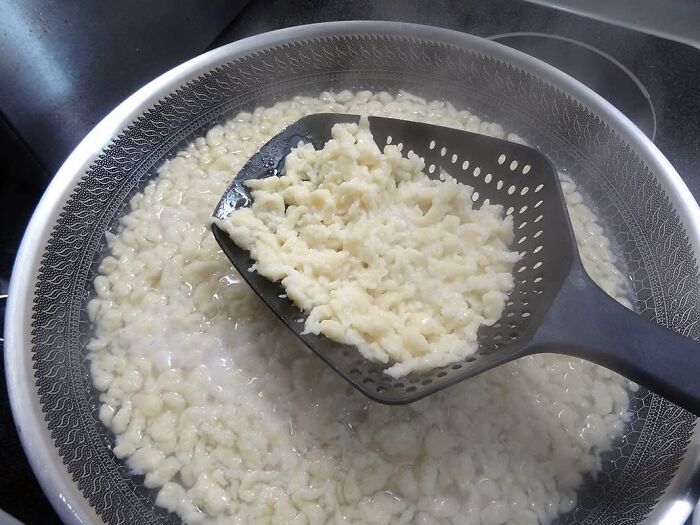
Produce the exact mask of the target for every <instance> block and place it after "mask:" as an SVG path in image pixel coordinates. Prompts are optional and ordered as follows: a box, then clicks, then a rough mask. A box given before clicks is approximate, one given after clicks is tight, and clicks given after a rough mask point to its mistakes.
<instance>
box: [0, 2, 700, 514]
mask: <svg viewBox="0 0 700 525" xmlns="http://www.w3.org/2000/svg"><path fill="white" fill-rule="evenodd" d="M350 19H377V20H398V21H406V22H415V23H423V24H429V25H435V26H440V27H445V28H449V29H456V30H460V31H465V32H469V33H473V34H476V35H480V36H493V35H499V34H503V33H511V32H537V33H547V34H549V35H558V36H560V37H565V38H571V39H574V40H578V41H582V42H585V43H587V44H590V45H592V46H594V47H595V48H597V49H598V50H600V51H602V52H603V53H604V54H605V53H608V54H610V55H612V56H614V57H615V58H616V59H617V60H619V61H620V62H621V63H622V64H624V66H625V67H626V68H629V69H630V70H632V71H633V72H634V74H635V75H636V76H637V77H638V78H639V80H640V82H641V83H642V84H643V85H644V86H645V89H646V90H647V91H648V99H649V100H647V96H646V93H645V92H644V91H641V92H639V93H636V94H635V95H634V96H632V95H631V93H633V92H634V91H635V87H634V86H633V85H631V84H630V83H629V79H625V75H624V74H620V73H619V72H616V71H615V67H614V66H610V65H609V64H606V63H605V62H606V59H604V58H603V59H600V56H602V55H600V54H599V53H598V55H599V56H598V57H596V56H595V55H596V53H597V52H596V53H586V52H581V54H580V56H579V55H578V53H579V51H580V49H579V50H577V49H576V48H577V47H580V46H578V45H576V44H573V45H569V44H566V45H564V44H562V45H554V46H552V43H551V41H548V40H547V39H546V38H540V37H522V36H515V37H511V38H509V39H503V42H504V43H507V44H508V45H512V46H514V47H519V48H522V49H524V50H526V51H528V52H530V53H532V54H535V55H537V56H540V57H542V58H544V59H546V60H548V61H550V62H552V63H555V64H556V65H558V66H559V67H562V68H564V69H567V70H568V72H570V73H571V74H572V75H574V76H576V77H577V78H579V79H580V80H582V81H584V82H585V83H587V84H588V85H590V86H591V87H593V88H594V89H596V90H597V91H598V92H600V93H601V94H603V95H604V96H605V97H606V98H608V99H609V100H611V101H612V102H613V103H615V104H616V105H618V107H620V109H622V110H624V112H625V113H626V114H627V115H628V116H629V117H630V118H631V119H632V120H634V121H635V122H636V123H637V124H638V125H639V126H640V128H641V129H642V130H643V131H645V132H646V133H647V134H648V135H649V136H650V137H652V138H653V139H654V140H655V142H656V144H657V145H658V146H659V148H660V149H661V150H662V151H663V152H664V153H665V154H666V155H667V157H668V158H669V159H670V160H671V162H672V163H673V164H674V166H675V167H676V169H678V171H679V172H680V173H681V175H682V176H683V178H684V180H685V181H686V183H687V184H688V186H689V187H690V188H691V191H693V193H694V194H695V196H696V198H698V197H699V196H700V177H698V176H697V174H696V172H695V167H694V163H695V162H697V160H698V159H700V92H699V90H700V58H699V57H700V52H699V51H698V50H696V49H694V48H691V47H689V46H686V45H683V44H678V43H675V42H671V41H668V40H663V39H660V38H657V37H653V36H648V35H644V34H641V33H637V32H635V31H630V30H627V29H622V28H617V27H615V26H611V25H608V24H605V23H602V22H595V21H592V20H588V19H584V18H581V17H579V16H576V15H572V14H568V13H564V12H561V11H557V10H554V9H550V8H546V7H541V6H536V5H533V4H529V3H526V2H523V1H521V0H488V1H480V0H459V1H450V0H434V1H431V2H430V3H428V2H424V1H422V0H385V1H376V0H375V1H372V0H340V1H335V2H324V1H322V0H256V1H255V2H250V3H248V2H247V0H208V1H207V2H198V1H196V0H179V1H178V2H168V1H166V0H151V1H149V2H142V1H138V0H122V1H120V2H117V1H104V2H53V1H49V0H43V1H41V0H26V1H21V2H20V1H13V0H0V72H2V75H0V144H1V146H0V153H2V159H3V162H2V164H1V165H2V170H3V171H2V172H1V173H0V241H1V242H0V294H3V293H5V292H6V286H7V281H8V279H9V272H10V268H11V265H12V261H13V259H14V255H15V253H16V249H17V244H18V242H19V240H20V238H21V235H22V232H23V231H24V228H25V225H26V222H27V220H28V218H29V216H30V214H31V211H32V209H33V207H34V205H35V203H36V201H37V199H38V198H39V196H40V195H41V192H42V191H43V189H44V187H45V185H46V184H47V182H48V181H49V180H50V178H51V176H52V174H53V173H55V172H56V170H57V169H58V168H59V167H60V165H61V163H62V162H63V160H65V158H66V157H67V156H68V154H69V153H70V152H71V150H72V149H73V148H74V147H75V146H76V145H77V144H78V142H79V141H80V140H81V139H82V137H83V136H84V135H85V134H86V133H87V132H88V131H89V130H90V129H91V128H92V127H93V126H94V125H95V124H96V123H97V122H99V120H101V119H102V118H103V117H104V116H105V115H106V114H107V113H108V112H109V111H110V110H111V109H112V108H114V107H115V106H116V105H117V104H118V103H119V102H121V101H122V100H123V99H124V98H126V97H127V96H128V95H129V94H131V93H132V92H134V91H135V90H137V89H138V88H139V87H141V86H142V85H143V84H145V83H146V82H148V81H149V80H151V79H153V78H155V77H156V76H158V75H159V74H161V73H163V72H165V71H167V70H168V69H170V68H171V67H173V66H175V65H177V64H178V63H181V62H182V61H184V60H186V59H188V58H191V57H194V56H196V55H198V54H200V53H201V52H203V51H206V50H208V49H211V48H213V47H217V46H219V45H223V44H226V43H228V42H231V41H234V40H237V39H240V38H243V37H246V36H250V35H254V34H257V33H260V32H263V31H267V30H272V29H277V28H281V27H287V26H292V25H298V24H303V23H310V22H321V21H328V20H350ZM553 50H555V51H553ZM556 50H558V51H556ZM572 55H576V56H579V60H571V56H572ZM581 57H583V58H581ZM589 59H590V60H593V61H594V62H595V64H597V65H594V67H589V68H583V69H581V68H577V67H576V64H579V65H580V64H581V63H582V60H583V61H585V60H589ZM598 66H599V67H598ZM607 68H610V70H609V71H608V69H607ZM600 71H605V74H601V73H600ZM617 75H619V76H617ZM635 97H636V98H635ZM634 100H637V102H634ZM650 105H651V107H653V111H654V113H655V117H656V129H655V131H656V132H655V133H654V118H653V114H652V112H651V110H650V109H649V106H650ZM0 378H1V379H0V383H2V384H1V385H0V444H1V446H0V469H2V475H1V476H0V509H3V510H5V511H7V512H9V513H10V514H12V515H14V516H16V517H17V518H19V519H21V520H23V521H24V522H25V523H26V524H27V525H33V524H51V523H58V518H57V517H56V515H55V513H54V512H53V510H52V509H51V507H50V505H49V503H48V501H47V500H46V498H45V497H44V496H43V494H42V492H41V490H40V488H39V486H38V484H37V483H36V481H35V479H34V477H33V475H32V473H31V470H30V469H29V466H28V464H27V461H26V459H25V457H24V454H23V452H22V449H21V446H20V443H19V439H18V437H17V435H16V433H15V431H14V426H13V424H12V420H11V415H10V410H9V402H8V399H7V392H6V388H5V384H4V374H2V375H1V376H0Z"/></svg>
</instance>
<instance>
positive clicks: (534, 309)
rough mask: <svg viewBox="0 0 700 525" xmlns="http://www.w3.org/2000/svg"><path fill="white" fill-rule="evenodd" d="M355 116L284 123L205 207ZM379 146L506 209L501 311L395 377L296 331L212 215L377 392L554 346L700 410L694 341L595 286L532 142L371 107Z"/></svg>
mask: <svg viewBox="0 0 700 525" xmlns="http://www.w3.org/2000/svg"><path fill="white" fill-rule="evenodd" d="M358 121H359V117H358V116H355V115H341V114H335V113H321V114H315V115H310V116H307V117H304V118H302V119H300V120H299V121H297V122H295V123H294V124H292V125H290V126H289V127H287V128H286V129H284V130H283V131H282V132H281V133H279V134H278V135H277V136H275V137H274V138H273V139H272V140H270V141H269V142H268V143H267V144H265V145H264V146H263V147H262V148H261V149H260V151H259V152H258V153H256V154H255V155H254V156H253V157H252V158H251V159H250V160H249V161H248V163H247V164H246V165H245V166H244V167H243V169H242V170H241V171H240V173H239V174H238V176H237V177H236V178H235V179H234V180H233V182H232V183H231V185H230V186H229V187H228V189H227V190H226V192H225V193H224V195H223V197H222V198H221V201H220V202H219V204H218V206H217V207H216V209H215V210H214V213H213V216H214V217H215V218H219V219H225V218H226V217H227V216H228V215H229V214H230V213H231V212H232V211H233V210H235V209H237V208H240V207H245V206H249V205H250V204H251V203H252V198H251V196H250V192H249V190H248V188H247V187H246V186H245V185H244V184H243V183H244V182H245V181H246V180H248V179H256V178H264V177H268V176H270V175H273V174H277V173H279V172H280V171H281V170H282V168H283V166H284V160H285V157H286V156H287V154H288V153H289V151H290V150H291V149H292V148H293V147H295V146H296V145H297V144H298V143H299V142H300V141H304V142H310V143H312V144H313V145H314V147H315V148H317V149H318V148H321V147H323V145H324V144H325V142H326V141H328V140H329V139H330V138H331V128H332V126H333V125H334V124H336V123H341V122H358ZM369 123H370V129H371V132H372V134H373V135H374V139H375V141H376V142H377V144H379V145H380V147H383V146H382V145H383V144H388V143H392V144H396V145H397V146H399V147H400V148H401V149H402V151H403V153H404V154H406V153H407V152H408V151H410V150H412V151H414V152H415V153H416V154H418V155H419V156H421V157H423V158H424V159H425V165H426V172H427V174H428V175H429V176H431V177H437V176H438V175H439V174H440V170H441V169H442V170H444V171H446V172H447V173H449V174H450V175H451V176H453V177H454V178H456V179H457V180H458V181H459V182H463V183H465V184H468V185H469V186H472V187H473V188H474V190H475V191H474V194H473V200H474V202H475V205H476V206H479V205H481V204H482V203H483V202H484V201H485V200H487V199H488V200H489V201H490V202H491V203H495V204H502V205H503V206H504V209H505V210H506V213H507V214H508V215H512V216H513V222H514V232H515V240H514V242H513V245H512V246H511V248H512V249H513V250H516V251H518V252H519V253H520V254H521V259H520V261H519V262H517V263H516V264H515V267H514V273H513V275H514V277H515V288H514V289H513V291H512V292H511V295H510V297H509V300H508V302H507V303H506V308H505V310H504V312H503V316H502V317H501V319H500V320H499V321H498V322H497V323H496V324H494V325H493V326H490V327H488V326H482V327H481V328H480V329H479V332H478V340H479V348H478V351H477V352H476V353H475V354H474V355H472V356H469V357H467V358H466V359H464V360H463V361H460V362H457V363H454V364H451V365H448V366H444V367H440V368H435V369H433V370H431V371H428V372H423V373H415V372H414V373H411V374H409V375H407V376H404V377H401V378H399V379H393V378H391V377H390V376H388V375H386V374H384V373H383V371H384V370H385V369H386V368H387V367H388V366H390V364H387V365H384V364H381V363H374V362H371V361H368V360H366V359H364V358H363V357H362V355H361V354H360V353H359V351H358V350H357V349H356V348H355V347H353V346H347V345H343V344H340V343H336V342H335V341H332V340H330V339H328V338H326V337H324V336H322V335H321V336H317V335H313V334H303V333H302V332H303V329H304V321H305V318H306V317H305V315H304V314H303V313H302V312H301V311H300V310H299V309H298V308H297V307H296V306H294V304H292V303H291V301H289V300H288V299H287V298H286V295H285V294H284V290H283V288H282V287H281V286H280V285H279V284H277V283H273V282H271V281H269V280H268V279H266V278H265V277H262V276H260V275H259V274H258V273H256V272H252V271H249V269H250V267H251V265H252V264H253V262H254V261H253V260H252V259H250V257H249V253H248V252H247V251H245V250H243V249H241V248H239V247H238V246H236V245H235V244H234V243H233V241H232V240H231V239H230V237H229V236H228V235H227V234H226V233H225V232H224V231H223V230H221V229H220V228H218V227H217V226H216V225H215V224H214V225H212V230H213V233H214V237H215V238H216V240H217V241H218V243H219V244H220V245H221V248H222V249H223V251H224V253H225V254H226V255H227V256H228V258H229V259H230V260H231V262H232V263H233V265H234V266H235V267H236V269H237V270H238V271H239V272H240V274H241V275H242V276H243V278H244V279H245V280H246V281H247V282H248V284H250V286H251V287H252V288H253V290H255V292H256V293H257V294H258V295H259V296H260V297H261V298H262V299H263V301H264V302H265V303H266V304H267V305H268V306H269V307H270V308H271V309H272V311H273V312H274V313H275V314H276V315H277V316H278V317H279V318H280V319H281V320H282V321H283V322H284V323H285V324H286V325H287V327H288V328H289V329H291V330H292V331H293V332H294V333H295V334H296V335H297V336H298V337H299V338H300V339H301V340H302V341H303V342H304V343H305V344H306V345H307V346H308V347H309V348H310V349H311V350H312V351H313V352H315V353H316V354H317V355H318V356H319V357H320V358H321V359H323V360H324V361H325V362H326V363H327V364H328V365H330V366H331V367H332V368H333V369H334V370H335V371H336V372H338V373H339V374H340V375H341V376H342V377H343V378H345V379H346V380H347V381H349V382H350V383H351V384H352V385H353V386H354V387H355V388H357V389H358V390H360V391H361V392H362V393H363V394H365V395H367V396H368V397H370V398H371V399H374V400H375V401H379V402H382V403H388V404H404V403H410V402H412V401H416V400H418V399H420V398H422V397H425V396H427V395H429V394H432V393H435V392H437V391H439V390H442V389H444V388H446V387H448V386H451V385H453V384H455V383H457V382H459V381H462V380H464V379H467V378H469V377H472V376H474V375H476V374H479V373H481V372H484V371H486V370H489V369H491V368H493V367H495V366H498V365H501V364H503V363H506V362H508V361H511V360H513V359H517V358H519V357H523V356H526V355H530V354H535V353H560V354H568V355H571V356H575V357H581V358H583V359H587V360H589V361H593V362H595V363H598V364H600V365H602V366H605V367H607V368H609V369H611V370H614V371H616V372H619V373H620V374H622V375H624V376H626V377H628V378H630V379H632V380H633V381H635V382H637V383H639V384H641V385H644V386H646V387H648V388H649V389H651V390H653V391H655V392H657V393H658V394H660V395H662V396H664V397H666V398H667V399H669V400H670V401H673V402H674V403H676V404H677V405H679V406H681V407H683V408H685V409H687V410H690V411H692V412H694V413H695V414H699V415H700V381H699V379H700V377H698V374H699V373H700V351H699V350H700V348H698V346H699V345H698V344H697V343H696V342H694V341H692V340H690V339H688V338H686V337H683V336H681V335H679V334H677V333H675V332H673V331H671V330H668V329H666V328H664V327H661V326H659V325H656V324H654V323H652V322H650V321H647V320H645V319H643V318H642V317H640V316H638V315H636V314H635V313H634V312H632V311H630V310H628V309H627V308H625V307H624V306H622V305H620V304H619V303H617V301H615V300H614V299H612V298H611V297H610V296H608V295H607V294H606V293H605V292H603V290H601V289H600V288H599V287H598V286H597V285H596V284H595V283H594V282H593V281H592V280H591V278H590V277H589V276H588V274H587V273H586V272H585V271H584V269H583V266H582V263H581V260H580V258H579V255H578V249H577V246H576V242H575V240H574V235H573V231H572V229H571V225H570V223H569V216H568V213H567V210H566V204H565V201H564V197H563V195H562V192H561V187H560V184H559V179H558V176H557V173H556V170H555V169H554V167H553V166H552V164H551V163H550V162H549V160H548V159H547V158H546V157H545V156H544V155H543V154H541V153H540V152H538V151H537V150H535V149H533V148H530V147H527V146H523V145H520V144H515V143H512V142H507V141H504V140H500V139H494V138H491V137H486V136H483V135H478V134H474V133H469V132H466V131H461V130H456V129H452V128H446V127H442V126H436V125H429V124H422V123H417V122H409V121H404V120H397V119H389V118H381V117H370V118H369Z"/></svg>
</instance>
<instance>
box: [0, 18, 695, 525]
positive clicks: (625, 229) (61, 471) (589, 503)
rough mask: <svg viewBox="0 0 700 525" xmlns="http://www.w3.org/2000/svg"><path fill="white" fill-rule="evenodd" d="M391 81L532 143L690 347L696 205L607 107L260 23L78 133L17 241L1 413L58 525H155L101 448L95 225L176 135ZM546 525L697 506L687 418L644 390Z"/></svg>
mask: <svg viewBox="0 0 700 525" xmlns="http://www.w3.org/2000/svg"><path fill="white" fill-rule="evenodd" d="M361 87H362V88H369V89H375V90H377V89H386V90H389V91H393V90H397V89H406V90H410V91H412V92H415V93H416V94H418V95H422V96H425V97H431V98H440V99H446V100H450V101H452V102H453V103H454V104H455V105H456V106H459V107H467V108H473V109H474V111H475V112H477V113H479V114H481V115H483V116H485V117H486V118H488V119H490V120H494V121H497V122H501V123H503V124H504V125H505V126H507V128H508V129H509V130H512V131H515V132H517V133H518V134H520V135H521V136H522V137H524V138H526V139H527V140H528V141H529V142H530V143H532V144H535V145H537V146H538V147H539V148H541V149H542V151H544V152H545V153H546V154H547V155H548V156H549V157H550V158H551V159H552V160H553V161H554V162H555V164H556V165H557V166H558V168H560V169H563V170H566V171H567V172H568V173H569V174H570V175H571V176H572V177H573V178H574V179H575V180H576V182H577V183H578V184H579V186H580V187H581V189H582V190H583V191H584V193H585V194H586V196H587V198H588V199H589V200H590V202H591V203H592V204H593V205H594V206H596V207H597V209H598V211H599V213H600V216H601V219H602V220H603V221H604V223H605V225H606V227H607V230H608V234H609V235H610V237H611V238H612V239H613V241H614V243H615V244H616V246H617V247H618V249H619V255H620V258H621V261H622V263H623V264H624V265H626V267H627V270H628V273H629V276H630V283H631V286H632V288H633V292H634V294H635V296H636V304H635V306H636V308H637V310H638V312H639V313H640V314H641V315H644V316H646V317H648V318H651V319H654V320H656V322H658V323H660V324H663V325H666V326H669V327H671V328H674V329H676V330H678V331H680V332H682V333H684V334H685V335H688V336H690V337H695V338H697V337H698V334H699V329H700V324H699V323H698V321H700V308H699V306H698V303H699V301H698V298H700V278H699V277H698V268H697V265H696V258H697V256H698V254H700V210H699V209H698V206H697V204H696V203H695V201H694V200H693V198H692V196H691V195H690V193H689V191H688V189H687V188H686V187H685V185H684V184H683V182H682V181H681V179H680V177H679V176H678V174H677V173H676V172H675V171H674V169H673V168H672V166H671V165H670V164H669V163H668V161H667V160H666V159H665V158H664V157H663V155H662V154H661V153H660V152H659V151H658V150H657V149H656V148H655V146H654V145H653V144H652V143H651V142H650V141H649V140H648V139H647V138H646V137H645V136H644V135H643V134H642V133H641V132H640V131H639V130H638V129H637V128H636V127H635V126H634V125H633V124H632V123H631V122H630V121H628V120H627V119H626V118H625V117H624V116H623V115H622V114H621V113H620V112H618V111H617V110H616V109H615V108H614V107H612V106H611V105H610V104H608V103H607V102H606V101H605V100H603V99H601V98H600V97H599V96H597V95H596V94H595V93H593V92H592V91H590V90H589V89H587V88H586V87H584V86H583V85H581V84H580V83H578V82H576V81H575V80H573V79H571V78H570V77H568V76H566V75H564V74H563V73H561V72H560V71H558V70H555V69H554V68H552V67H550V66H548V65H546V64H544V63H542V62H539V61H538V60H535V59H533V58H531V57H529V56H527V55H524V54H522V53H519V52H517V51H514V50H512V49H510V48H507V47H504V46H501V45H499V44H495V43H493V42H489V41H485V40H482V39H480V38H476V37H473V36H469V35H465V34H461V33H457V32H453V31H446V30H442V29H437V28H431V27H425V26H418V25H411V24H401V23H387V22H337V23H327V24H318V25H310V26H302V27H296V28H291V29H286V30H282V31H275V32H272V33H266V34H262V35H258V36H255V37H252V38H248V39H245V40H242V41H240V42H236V43H233V44H230V45H228V46H224V47H222V48H219V49H216V50H214V51H211V52H209V53H207V54H204V55H202V56H200V57H197V58H195V59H193V60H191V61H189V62H187V63H185V64H183V65H181V66H178V67H176V68H175V69H173V70H171V71H169V72H168V73H166V74H164V75H162V76H161V77H159V78H157V79H156V80H154V81H153V82H151V83H150V84H148V85H146V86H145V87H144V88H142V89H141V90H139V91H138V92H137V93H135V94H134V95H133V96H131V97H130V98H129V99H127V100H126V101H125V102H124V103H123V104H121V105H120V106H119V107H118V108H117V109H115V110H114V111H113V112H112V113H110V114H109V115H108V116H107V117H106V118H105V119H104V120H103V121H102V122H101V123H100V124H99V125H97V126H96V128H95V129H94V130H93V131H92V132H91V133H90V134H89V135H88V136H87V137H86V138H85V140H84V141H83V142H82V143H81V144H80V145H79V146H78V148H77V149H76V150H75V151H74V152H73V154H72V155H71V156H70V157H69V158H68V160H67V161H66V163H65V164H64V165H63V167H62V168H61V169H60V171H59V172H58V174H57V175H56V177H55V179H54V180H53V182H52V183H51V185H50V186H49V188H48V190H47V191H46V194H45V195H44V197H43V199H42V201H41V203H40V205H39V207H38V208H37V210H36V212H35V214H34V217H33V218H32V221H31V224H30V226H29V228H28V230H27V233H26V235H25V238H24V241H23V243H22V246H21V249H20V252H19V255H18V258H17V263H16V266H15V271H14V274H13V277H12V283H11V288H10V301H9V305H8V315H7V319H6V328H5V335H6V338H7V341H6V350H5V354H6V355H5V359H6V370H7V375H8V384H9V389H10V395H11V399H12V408H13V413H14V415H15V419H16V422H17V426H18V429H19V431H20V435H21V437H22V441H23V444H24V447H25V449H26V451H27V455H28V456H29V458H30V461H31V463H32V466H33V468H34V470H35V472H36V474H37V477H38V478H39V481H40V482H41V484H42V486H43V488H44V490H45V491H46V493H47V494H48V496H49V498H50V500H51V501H52V503H53V505H54V506H55V507H56V509H57V511H58V512H59V514H60V515H61V517H62V518H63V519H64V520H65V521H66V522H67V523H98V522H100V521H105V522H108V523H140V524H146V523H169V522H172V521H171V520H172V516H168V515H166V514H165V512H164V511H162V510H160V509H159V508H157V507H155V505H154V503H153V500H154V494H153V493H152V492H149V491H148V490H146V489H144V488H143V486H142V485H141V484H140V480H139V479H138V478H137V477H135V476H132V475H130V473H129V471H128V469H127V467H126V466H125V465H124V464H123V463H121V462H120V461H118V460H116V459H115V458H114V456H113V455H112V454H111V451H110V446H111V443H112V438H111V436H110V434H109V433H108V432H107V431H106V429H104V428H103V427H102V425H101V424H100V423H99V420H98V418H97V401H96V397H95V392H94V390H93V389H92V387H91V383H90V378H89V372H88V366H87V365H86V361H85V349H84V345H85V342H86V340H87V338H88V337H89V333H90V325H89V322H88V321H87V315H86V312H85V305H86V301H87V298H88V297H89V295H90V293H91V290H92V278H93V276H94V273H93V271H94V269H95V266H96V264H97V262H98V261H99V258H100V257H101V254H103V252H104V232H105V230H107V229H108V228H109V227H110V226H111V225H113V224H114V222H115V220H116V218H117V217H118V216H119V215H120V213H121V212H122V211H123V209H124V205H125V202H126V201H127V200H128V197H129V196H130V195H131V194H132V193H133V192H134V191H136V190H137V189H138V188H139V186H140V184H141V183H142V182H143V181H144V180H146V179H147V178H148V177H149V176H151V175H152V174H153V173H154V169H155V168H156V167H157V166H158V165H159V164H160V163H161V162H162V161H163V159H165V158H166V157H167V156H168V155H169V154H171V153H172V152H174V151H176V150H177V149H178V148H179V147H180V145H182V144H183V142H186V141H188V140H189V139H191V138H192V137H194V136H196V135H198V134H200V133H201V132H202V131H203V130H205V129H206V128H208V127H210V126H212V125H213V124H214V123H216V122H217V121H219V120H221V119H223V118H225V117H226V116H227V115H229V114H230V113H233V112H237V111H240V110H242V109H244V108H250V107H253V106H255V105H259V104H265V103H269V102H271V101H274V100H276V99H283V98H288V97H289V96H292V95H294V94H299V93H317V92H319V91H321V90H323V89H329V88H336V89H342V88H361ZM631 402H632V405H631V409H632V414H633V417H632V420H631V421H630V423H629V425H628V426H627V428H626V430H625V434H624V436H623V438H621V439H620V440H618V442H616V443H615V447H614V449H613V450H612V451H611V452H610V453H608V454H606V455H605V456H604V458H603V473H602V474H600V475H599V476H598V477H597V478H596V479H592V478H591V479H588V480H587V482H586V484H585V486H584V487H583V489H582V490H581V492H580V498H579V506H578V507H577V508H576V509H575V510H574V511H573V512H572V513H570V514H568V515H566V516H563V517H561V518H560V520H559V521H560V523H562V524H573V523H581V524H603V525H614V524H623V523H624V524H629V523H664V524H667V525H670V524H682V523H683V522H684V520H685V519H686V517H687V516H688V515H689V513H690V510H691V507H692V503H691V501H693V500H694V498H696V493H695V491H696V487H695V486H694V485H693V483H692V481H693V479H694V477H695V476H696V473H697V470H698V459H699V457H700V456H699V455H698V442H699V440H700V438H699V437H698V435H697V432H696V431H695V423H696V420H695V418H694V417H693V416H692V415H691V414H689V413H687V412H684V411H683V410H681V409H679V408H677V407H676V406H674V405H672V404H670V403H668V402H666V401H664V400H663V399H661V398H659V397H657V396H655V395H653V394H651V393H649V392H647V391H644V390H642V391H640V392H638V393H636V394H634V395H633V397H632V401H631Z"/></svg>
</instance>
